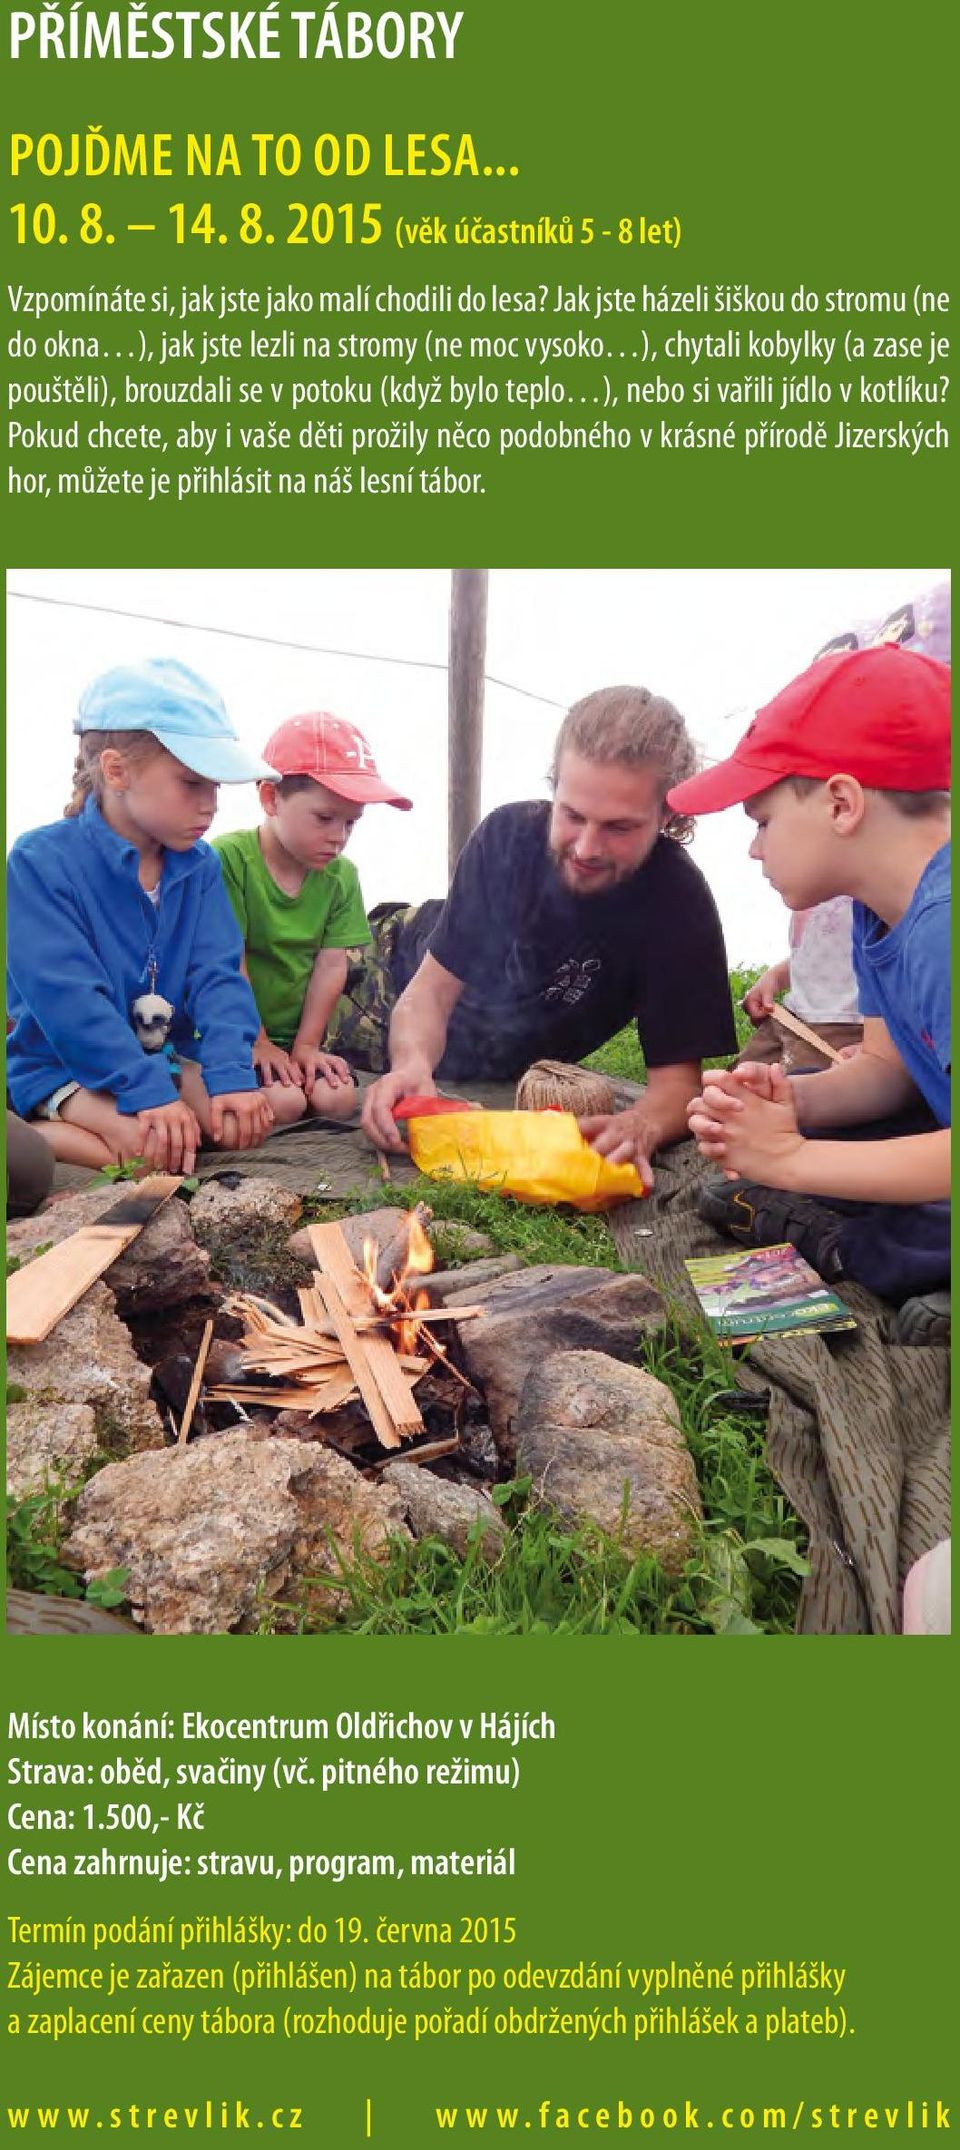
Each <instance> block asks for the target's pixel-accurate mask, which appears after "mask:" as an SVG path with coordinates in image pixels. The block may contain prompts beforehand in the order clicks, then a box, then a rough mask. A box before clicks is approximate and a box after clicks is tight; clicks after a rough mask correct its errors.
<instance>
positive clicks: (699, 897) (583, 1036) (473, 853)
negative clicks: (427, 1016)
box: [396, 800, 737, 1082]
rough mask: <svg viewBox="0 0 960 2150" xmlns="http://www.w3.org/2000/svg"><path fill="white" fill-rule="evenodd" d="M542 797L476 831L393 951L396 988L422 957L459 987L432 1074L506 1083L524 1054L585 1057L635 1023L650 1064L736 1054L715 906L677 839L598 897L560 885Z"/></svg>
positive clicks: (526, 1060) (508, 809) (491, 817)
mask: <svg viewBox="0 0 960 2150" xmlns="http://www.w3.org/2000/svg"><path fill="white" fill-rule="evenodd" d="M549 820H550V807H549V805H548V803H547V802H546V801H545V800H530V801H527V802H525V803H523V804H519V805H515V806H500V807H498V808H497V810H496V812H495V813H492V814H488V816H487V818H486V820H485V821H482V822H481V823H480V826H479V828H477V829H475V830H474V832H473V835H472V836H471V838H470V841H469V843H468V844H467V845H466V848H465V849H464V851H463V853H462V855H461V858H460V861H459V863H458V866H457V870H456V873H455V875H454V878H453V884H452V887H451V889H450V894H449V896H448V897H447V900H446V903H443V904H439V903H427V904H422V905H421V906H420V909H419V911H418V912H417V913H416V915H415V917H414V918H413V919H412V920H411V921H410V923H409V924H408V925H407V927H405V929H404V932H403V935H402V937H401V942H400V946H399V949H398V951H397V963H396V969H397V984H398V986H399V988H400V990H401V991H402V989H403V987H404V986H405V985H407V984H408V983H409V981H410V979H411V978H412V976H413V974H414V972H415V971H416V969H417V967H418V965H419V963H420V961H421V959H422V957H423V955H424V954H425V953H426V952H429V953H430V955H432V956H434V957H435V958H436V961H437V962H438V963H442V964H443V967H444V969H445V970H448V971H452V973H453V975H454V977H455V978H460V979H462V980H463V984H464V991H463V994H462V996H461V998H460V1000H459V1002H458V1004H457V1006H456V1008H455V1009H454V1012H453V1015H452V1017H451V1020H450V1025H449V1029H448V1032H447V1046H446V1051H445V1053H444V1056H443V1059H442V1061H441V1063H440V1066H439V1069H438V1071H437V1072H438V1074H439V1075H440V1076H441V1077H444V1078H446V1079H447V1080H449V1081H453V1082H460V1081H463V1080H464V1079H465V1078H469V1077H470V1076H471V1075H475V1076H478V1077H481V1078H486V1080H488V1081H498V1080H499V1081H507V1080H510V1079H511V1078H515V1077H516V1076H518V1075H520V1074H522V1073H523V1070H524V1068H526V1067H529V1065H530V1062H531V1061H532V1060H540V1059H549V1060H568V1061H577V1060H582V1059H583V1057H584V1055H585V1054H586V1053H591V1052H594V1051H595V1050H596V1048H597V1046H599V1045H603V1044H605V1043H606V1040H607V1039H608V1038H610V1037H612V1036H613V1035H614V1033H615V1032H616V1031H618V1030H622V1028H623V1026H624V1024H625V1023H628V1022H629V1021H630V1019H631V1017H636V1022H637V1029H638V1032H639V1035H640V1043H641V1045H642V1047H643V1051H644V1055H645V1058H646V1061H647V1065H648V1067H654V1068H655V1067H665V1066H670V1065H672V1064H673V1063H674V1062H678V1061H685V1060H704V1059H712V1058H713V1057H714V1056H716V1055H719V1054H721V1053H733V1052H735V1051H736V1043H737V1041H736V1032H735V1029H734V1023H733V1011H732V1009H731V1006H730V986H729V981H728V978H727V961H726V955H725V952H724V946H723V935H722V933H721V930H720V920H719V918H718V916H717V910H716V905H715V904H714V901H713V897H712V896H711V894H710V890H709V889H708V887H707V884H706V882H705V880H704V878H703V875H702V873H701V872H700V870H699V868H698V867H696V866H695V865H694V864H693V861H692V859H690V858H688V856H687V853H686V852H685V851H684V850H683V848H682V846H681V845H680V844H677V843H675V842H674V841H673V840H672V839H671V838H669V837H665V836H661V837H658V839H657V842H656V843H655V845H654V847H653V850H652V851H651V853H650V856H649V858H648V859H647V860H646V861H645V863H644V864H643V865H642V866H641V867H639V868H638V870H637V872H636V873H634V874H631V875H630V877H629V879H628V880H625V881H621V882H620V883H619V885H618V886H617V887H616V888H612V889H610V890H609V891H608V892H606V893H604V894H598V895H590V896H577V895H574V894H572V893H571V892H570V891H569V890H568V889H566V888H565V886H564V883H563V881H562V880H561V877H560V875H559V873H558V871H557V868H556V867H555V865H554V863H553V860H552V859H551V857H550V853H549V850H548V846H547V830H548V825H549Z"/></svg>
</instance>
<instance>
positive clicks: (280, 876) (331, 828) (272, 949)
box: [214, 712, 411, 1124]
mask: <svg viewBox="0 0 960 2150" xmlns="http://www.w3.org/2000/svg"><path fill="white" fill-rule="evenodd" d="M264 754H265V757H266V760H267V761H268V762H269V763H270V765H271V768H273V769H275V770H276V772H277V776H278V778H279V781H274V780H273V779H272V778H270V779H268V780H267V781H266V782H264V783H261V785H260V787H259V789H260V804H261V806H262V808H263V812H264V819H263V821H262V822H261V824H260V827H259V828H258V829H245V830H242V831H240V832H239V833H238V834H237V835H235V836H221V837H218V838H217V840H216V844H215V847H214V848H215V849H216V851H217V852H218V853H219V856H220V864H221V866H222V868H223V877H224V880H225V882H226V885H227V891H228V894H229V897H230V901H231V903H232V905H233V908H234V912H235V914H236V918H237V922H238V924H239V927H240V931H241V933H242V935H243V942H244V967H245V969H246V972H247V975H248V976H249V978H250V982H251V984H252V986H253V991H254V995H255V998H256V1003H257V1008H258V1010H259V1014H260V1030H259V1034H258V1036H257V1039H256V1041H255V1044H254V1048H253V1058H254V1064H255V1066H256V1069H257V1073H258V1075H259V1077H260V1081H261V1083H262V1085H263V1095H264V1096H265V1097H266V1099H267V1100H268V1102H269V1105H270V1108H271V1111H272V1113H273V1115H274V1118H275V1119H276V1120H277V1121H278V1122H280V1123H287V1124H289V1123H290V1122H292V1121H294V1120H299V1119H302V1117H303V1115H304V1113H305V1112H306V1111H307V1108H308V1107H309V1108H310V1110H311V1111H312V1112H316V1113H322V1114H324V1115H326V1116H327V1117H329V1118H334V1119H349V1118H350V1116H351V1115H352V1113H353V1112H354V1110H355V1108H356V1103H357V1092H356V1086H355V1084H354V1080H353V1076H352V1074H351V1072H350V1069H349V1067H348V1065H347V1062H346V1061H345V1060H341V1059H340V1058H339V1057H338V1055H337V1054H335V1053H327V1052H324V1049H323V1041H324V1036H325V1034H326V1030H327V1025H328V1023H329V1021H330V1017H331V1015H332V1014H333V1010H334V1008H335V1006H336V1003H337V1001H338V1000H339V998H340V995H341V993H342V992H343V988H344V985H345V983H346V978H347V970H348V967H349V959H348V954H347V951H348V949H351V948H355V947H358V946H362V945H364V944H365V943H366V942H367V941H369V939H370V928H369V926H368V924H367V919H366V914H365V912H364V908H363V901H362V898H361V895H360V884H359V881H358V879H357V871H356V867H355V866H352V865H350V863H349V862H348V860H346V859H344V858H341V856H340V853H341V852H342V851H343V849H344V846H345V845H346V843H347V841H348V839H349V836H350V833H351V830H352V829H354V828H355V827H356V824H357V822H358V821H359V819H360V816H361V814H362V812H363V809H364V806H366V805H369V804H371V803H372V802H374V801H383V802H384V803H385V804H387V805H388V806H397V807H402V808H404V809H407V808H409V806H410V804H411V801H410V800H409V799H404V798H401V796H400V794H399V792H396V791H394V790H392V788H391V786H390V785H389V784H385V783H384V782H383V779H382V777H381V776H380V775H379V773H378V771H377V766H376V763H375V761H374V758H373V755H372V753H371V751H370V748H369V746H368V744H367V741H366V740H365V739H364V737H363V735H362V733H360V732H358V731H357V730H356V728H355V727H354V725H352V724H346V723H344V722H343V721H342V720H341V719H340V718H339V717H331V716H328V715H327V714H325V713H323V712H319V713H317V714H316V715H313V716H306V717H290V718H288V720H287V722H286V723H285V724H281V726H280V728H279V730H278V731H275V732H274V733H273V736H272V738H270V739H268V741H267V744H266V747H265V749H264Z"/></svg>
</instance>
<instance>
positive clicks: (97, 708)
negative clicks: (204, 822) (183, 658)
mask: <svg viewBox="0 0 960 2150" xmlns="http://www.w3.org/2000/svg"><path fill="white" fill-rule="evenodd" d="M73 729H74V731H75V732H152V733H153V736H154V738H155V739H159V741H160V744H161V746H164V747H166V748H167V749H168V751H169V752H170V753H171V754H175V755H176V757H177V760H178V761H182V762H183V763H184V764H185V765H186V767H187V768H188V769H193V770H194V771H195V772H196V774H197V776H206V777H209V778H210V780H211V782H212V783H214V784H249V783H253V782H255V781H256V780H257V779H258V778H260V777H265V776H267V777H269V776H273V775H274V773H275V772H274V771H273V770H272V769H271V768H269V767H268V765H267V763H266V762H264V761H260V760H259V759H258V757H257V756H256V755H254V754H248V753H247V751H246V748H245V747H242V746H241V745H240V742H239V740H238V738H237V735H236V732H235V731H234V729H233V725H232V724H231V722H230V719H229V717H228V715H227V712H226V710H225V708H224V706H223V703H222V701H221V700H220V696H219V694H217V693H216V691H215V690H214V688H213V687H210V686H208V685H207V682H206V680H205V679H200V678H199V676H198V674H197V673H196V672H191V671H190V670H189V668H188V666H187V665H185V664H177V663H176V661H175V659H173V658H171V657H148V658H147V659H146V660H145V661H144V663H143V664H118V665H117V666H116V667H115V669H114V670H113V671H112V672H103V673H101V675H100V678H99V679H95V680H94V681H93V683H92V685H91V686H89V687H88V688H87V690H86V692H85V693H84V694H82V695H81V697H80V706H79V710H78V713H77V716H76V717H75V719H74V725H73Z"/></svg>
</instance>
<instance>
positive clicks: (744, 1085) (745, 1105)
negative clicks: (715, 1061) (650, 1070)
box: [690, 1062, 804, 1187]
mask: <svg viewBox="0 0 960 2150" xmlns="http://www.w3.org/2000/svg"><path fill="white" fill-rule="evenodd" d="M748 1070H749V1074H750V1080H749V1081H744V1079H743V1078H744V1076H745V1075H746V1074H747V1072H748ZM757 1076H760V1077H762V1080H761V1081H757V1080H756V1077H757ZM731 1078H732V1079H731ZM690 1132H691V1134H692V1135H693V1136H694V1137H695V1138H696V1142H697V1147H698V1149H699V1150H700V1152H701V1154H702V1155H703V1156H704V1157H709V1158H711V1159H712V1160H713V1161H714V1162H716V1163H717V1164H720V1165H722V1166H723V1171H724V1176H725V1178H726V1179H748V1180H759V1181H760V1182H761V1184H762V1185H763V1186H765V1187H791V1186H795V1185H796V1184H797V1176H796V1168H797V1166H798V1164H799V1160H800V1157H801V1155H802V1152H803V1149H804V1138H803V1136H802V1135H801V1133H800V1130H799V1128H798V1126H797V1115H796V1108H795V1103H794V1092H793V1085H792V1083H791V1082H790V1081H789V1080H788V1078H787V1076H786V1075H785V1074H784V1072H783V1069H782V1068H781V1067H778V1066H772V1067H764V1068H758V1067H757V1065H756V1063H755V1062H753V1063H750V1062H748V1063H746V1065H745V1066H744V1067H743V1068H740V1069H732V1068H731V1069H727V1070H720V1071H718V1072H717V1073H716V1075H714V1073H713V1072H711V1074H710V1076H709V1078H708V1080H707V1081H706V1082H705V1083H704V1086H703V1095H702V1096H701V1097H697V1098H694V1100H693V1103H692V1105H691V1107H690Z"/></svg>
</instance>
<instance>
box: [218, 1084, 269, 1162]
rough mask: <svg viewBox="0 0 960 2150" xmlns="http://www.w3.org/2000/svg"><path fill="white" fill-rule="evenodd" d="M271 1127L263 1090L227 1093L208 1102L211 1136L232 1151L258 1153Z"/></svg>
mask: <svg viewBox="0 0 960 2150" xmlns="http://www.w3.org/2000/svg"><path fill="white" fill-rule="evenodd" d="M272 1126H273V1113H272V1112H271V1110H270V1107H269V1105H268V1103H267V1100H266V1098H265V1097H264V1095H263V1091H262V1090H227V1091H224V1092H223V1094H222V1095H221V1096H220V1097H212V1098H211V1099H210V1133H211V1135H212V1136H213V1139H214V1142H216V1143H220V1144H222V1145H223V1146H224V1147H225V1148H227V1149H231V1150H257V1149H259V1147H260V1144H261V1142H262V1141H263V1139H264V1136H265V1135H268V1134H269V1133H270V1129H271V1127H272Z"/></svg>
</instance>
